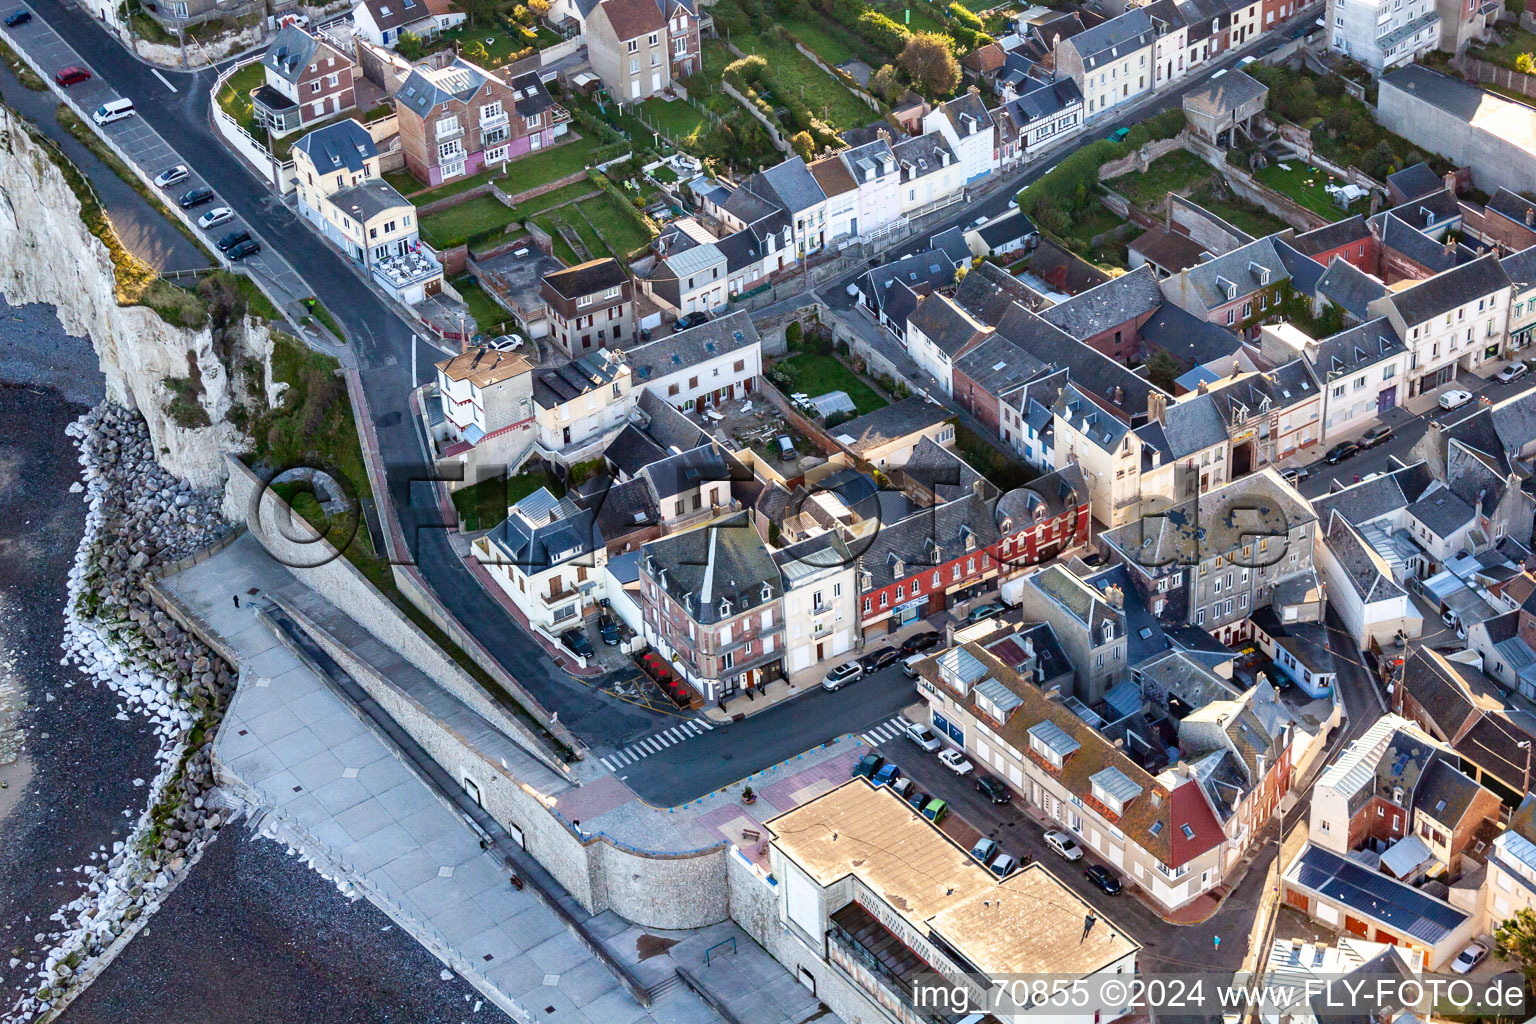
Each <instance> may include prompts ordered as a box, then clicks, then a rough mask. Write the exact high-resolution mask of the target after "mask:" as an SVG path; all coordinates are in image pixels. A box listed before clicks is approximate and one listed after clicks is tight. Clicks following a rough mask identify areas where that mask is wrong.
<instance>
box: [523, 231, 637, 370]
mask: <svg viewBox="0 0 1536 1024" xmlns="http://www.w3.org/2000/svg"><path fill="white" fill-rule="evenodd" d="M634 289H635V286H634V283H633V282H632V281H630V279H629V275H628V274H627V273H625V271H624V268H623V266H622V265H620V263H619V261H618V260H616V259H614V258H613V257H611V256H605V257H603V258H602V259H596V260H588V261H587V262H586V263H578V264H577V265H576V266H574V267H566V268H565V269H564V270H558V271H556V272H554V273H552V274H546V275H544V283H543V294H544V302H545V304H546V305H547V306H548V308H549V317H550V332H549V338H550V340H551V341H553V342H554V343H555V344H556V345H558V346H559V347H560V351H561V352H563V353H564V354H565V355H566V357H567V358H570V359H575V358H577V357H578V356H582V355H586V354H588V353H590V352H592V351H594V350H596V349H602V348H608V347H610V346H617V345H621V344H625V343H627V342H628V341H629V340H631V339H633V338H634V337H635V290H634Z"/></svg>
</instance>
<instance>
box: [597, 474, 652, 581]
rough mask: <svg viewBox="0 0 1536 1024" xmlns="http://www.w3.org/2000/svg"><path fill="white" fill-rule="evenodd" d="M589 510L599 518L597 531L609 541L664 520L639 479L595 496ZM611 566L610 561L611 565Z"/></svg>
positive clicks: (642, 481)
mask: <svg viewBox="0 0 1536 1024" xmlns="http://www.w3.org/2000/svg"><path fill="white" fill-rule="evenodd" d="M587 507H588V508H591V509H592V510H593V514H594V515H595V516H596V517H597V528H598V530H599V531H601V533H602V535H603V537H604V538H605V539H609V540H613V539H616V538H619V537H622V536H624V535H625V534H627V533H629V532H630V531H632V530H639V529H642V528H644V527H646V526H651V525H653V524H655V523H657V522H659V521H660V518H661V513H660V510H659V509H658V508H657V507H656V500H655V499H654V498H653V497H652V496H651V489H650V488H649V487H647V486H646V482H645V481H644V480H641V479H639V478H636V479H633V480H626V481H624V482H623V483H621V484H612V485H611V486H609V487H608V488H607V489H606V490H604V491H602V492H601V493H599V494H596V495H594V496H593V498H592V500H591V501H590V502H589V503H588V505H587ZM612 564H613V563H612V562H611V561H610V562H609V565H610V566H611V565H612Z"/></svg>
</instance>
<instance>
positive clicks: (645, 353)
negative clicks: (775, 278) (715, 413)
mask: <svg viewBox="0 0 1536 1024" xmlns="http://www.w3.org/2000/svg"><path fill="white" fill-rule="evenodd" d="M624 358H625V359H626V360H627V362H628V368H629V371H630V374H631V379H632V381H633V385H634V387H635V388H636V389H637V391H638V390H640V389H644V390H647V391H650V392H652V393H654V394H655V395H657V396H659V397H661V398H663V399H665V400H666V403H667V404H668V405H670V406H672V407H673V408H674V409H679V410H682V411H685V412H701V411H703V410H704V409H706V408H708V407H710V406H715V405H719V404H721V403H722V402H729V401H732V400H733V399H737V398H742V397H745V396H747V395H751V394H754V393H756V391H757V389H758V380H759V378H760V377H761V376H762V373H763V346H762V341H761V339H760V338H759V337H758V334H757V329H756V328H754V327H753V326H752V318H751V316H749V315H748V314H747V313H745V312H740V313H732V314H731V315H730V316H724V317H720V318H719V319H717V320H711V321H710V322H709V323H706V324H701V325H700V326H698V327H694V328H691V329H689V330H686V331H681V332H679V333H677V334H674V335H671V336H670V337H666V338H661V339H658V340H656V341H653V342H650V343H649V344H646V345H641V346H639V347H638V348H632V349H630V350H629V351H628V352H627V353H625V354H624Z"/></svg>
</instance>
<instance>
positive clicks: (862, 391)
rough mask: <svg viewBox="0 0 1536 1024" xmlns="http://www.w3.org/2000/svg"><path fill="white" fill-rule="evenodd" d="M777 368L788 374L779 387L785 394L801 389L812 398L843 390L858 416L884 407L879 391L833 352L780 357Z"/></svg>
mask: <svg viewBox="0 0 1536 1024" xmlns="http://www.w3.org/2000/svg"><path fill="white" fill-rule="evenodd" d="M776 368H777V369H780V370H783V371H784V372H786V373H787V374H788V375H789V378H790V384H789V386H788V387H782V388H781V389H780V390H782V391H783V392H784V393H785V394H792V393H794V392H796V391H803V392H805V393H806V394H808V395H810V396H811V397H812V398H815V397H816V396H818V395H824V394H826V393H827V392H829V391H845V392H847V393H848V397H849V399H851V400H852V401H853V404H854V407H855V408H856V409H857V410H858V413H859V415H860V416H863V415H864V414H865V413H871V412H874V411H875V410H876V409H879V408H883V407H884V406H885V405H886V404H887V403H886V401H885V399H884V398H881V397H880V393H879V392H877V391H876V390H875V389H874V388H872V387H870V386H869V385H868V384H866V383H864V381H863V380H861V379H860V378H859V375H858V374H856V373H854V372H853V371H852V370H850V369H849V368H848V367H847V366H845V365H843V362H842V360H840V359H838V358H837V357H836V356H830V355H821V354H819V353H816V352H800V353H797V354H795V355H792V356H790V357H789V358H788V359H781V360H779V362H778V363H777V364H776Z"/></svg>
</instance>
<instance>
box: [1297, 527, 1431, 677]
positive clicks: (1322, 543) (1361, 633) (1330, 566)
mask: <svg viewBox="0 0 1536 1024" xmlns="http://www.w3.org/2000/svg"><path fill="white" fill-rule="evenodd" d="M1322 530H1323V532H1322V536H1321V537H1320V538H1319V539H1318V543H1317V545H1316V546H1315V548H1314V549H1313V559H1314V561H1315V563H1316V565H1317V571H1318V573H1319V574H1320V575H1321V576H1322V577H1323V581H1324V582H1325V583H1326V584H1327V585H1328V607H1330V608H1331V609H1333V610H1334V611H1335V612H1336V613H1337V614H1338V616H1339V618H1340V619H1341V620H1342V621H1343V622H1344V628H1345V629H1347V630H1348V631H1349V635H1350V636H1352V637H1354V639H1355V644H1356V645H1357V646H1358V647H1359V649H1360V650H1365V649H1366V648H1368V647H1370V645H1371V641H1373V640H1374V641H1375V642H1377V643H1379V644H1381V645H1382V646H1383V647H1386V646H1387V645H1389V644H1392V643H1394V642H1395V641H1396V639H1397V636H1398V635H1399V634H1401V635H1402V636H1404V637H1406V638H1409V639H1412V638H1414V637H1417V636H1419V635H1421V634H1422V633H1423V632H1424V617H1423V615H1421V614H1420V613H1419V611H1418V606H1417V605H1415V604H1414V603H1413V601H1412V600H1411V599H1410V598H1409V597H1408V592H1407V591H1406V590H1404V589H1403V588H1402V587H1401V586H1400V585H1399V584H1398V582H1397V581H1396V580H1394V579H1393V573H1392V567H1391V565H1389V564H1388V563H1387V560H1386V559H1385V558H1384V557H1383V556H1382V555H1381V553H1380V552H1378V551H1377V550H1376V549H1375V548H1374V547H1372V545H1371V544H1370V543H1369V542H1368V541H1367V540H1366V539H1365V536H1364V535H1363V534H1362V533H1361V532H1360V531H1359V530H1358V529H1356V528H1355V527H1354V526H1352V525H1350V523H1349V522H1348V521H1347V520H1346V519H1345V518H1344V516H1343V514H1342V513H1340V512H1339V511H1337V510H1334V511H1332V512H1330V513H1328V518H1327V519H1326V520H1324V522H1323V524H1322Z"/></svg>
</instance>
